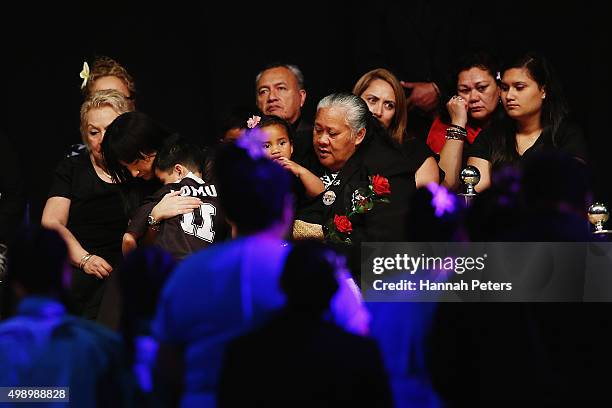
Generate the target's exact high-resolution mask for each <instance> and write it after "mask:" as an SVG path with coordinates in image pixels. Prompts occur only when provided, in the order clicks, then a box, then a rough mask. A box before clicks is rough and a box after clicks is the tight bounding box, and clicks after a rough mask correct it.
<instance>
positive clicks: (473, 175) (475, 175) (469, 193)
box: [459, 166, 480, 204]
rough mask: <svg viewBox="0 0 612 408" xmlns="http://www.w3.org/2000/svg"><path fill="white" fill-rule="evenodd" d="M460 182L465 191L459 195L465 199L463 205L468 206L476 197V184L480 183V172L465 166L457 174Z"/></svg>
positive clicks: (472, 167)
mask: <svg viewBox="0 0 612 408" xmlns="http://www.w3.org/2000/svg"><path fill="white" fill-rule="evenodd" d="M459 177H460V178H461V182H462V183H463V184H464V185H465V191H464V192H462V193H459V195H461V196H463V197H465V203H466V204H469V202H470V200H471V199H473V198H474V197H476V195H477V193H476V189H475V188H474V187H475V186H476V184H478V182H479V181H480V171H478V169H477V168H476V167H474V166H465V168H464V169H463V170H461V173H460V174H459Z"/></svg>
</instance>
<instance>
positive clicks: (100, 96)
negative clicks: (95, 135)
mask: <svg viewBox="0 0 612 408" xmlns="http://www.w3.org/2000/svg"><path fill="white" fill-rule="evenodd" d="M105 106H108V107H110V108H111V109H112V110H114V111H115V112H117V114H119V115H121V114H122V113H125V112H130V111H133V110H134V105H133V104H132V102H131V101H130V100H129V99H127V98H126V97H125V95H123V94H122V93H121V92H119V91H116V90H114V89H105V90H102V91H97V92H94V93H93V94H91V95H90V96H89V97H88V98H87V99H85V101H84V102H83V104H82V105H81V138H82V139H83V142H84V143H85V145H86V146H87V148H89V144H88V143H87V114H88V113H89V111H91V110H93V109H100V108H103V107H105Z"/></svg>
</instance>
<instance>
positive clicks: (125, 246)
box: [121, 232, 138, 256]
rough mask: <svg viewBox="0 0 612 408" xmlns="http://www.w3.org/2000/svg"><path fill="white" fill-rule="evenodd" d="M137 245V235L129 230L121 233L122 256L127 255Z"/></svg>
mask: <svg viewBox="0 0 612 408" xmlns="http://www.w3.org/2000/svg"><path fill="white" fill-rule="evenodd" d="M137 246H138V242H137V237H136V235H134V234H133V233H131V232H126V233H125V234H123V241H122V242H121V252H123V256H127V254H129V253H130V252H132V251H133V250H135V249H136V247H137Z"/></svg>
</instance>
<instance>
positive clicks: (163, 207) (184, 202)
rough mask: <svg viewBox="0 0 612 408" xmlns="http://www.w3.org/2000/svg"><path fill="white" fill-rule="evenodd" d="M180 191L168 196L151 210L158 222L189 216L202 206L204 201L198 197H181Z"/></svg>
mask: <svg viewBox="0 0 612 408" xmlns="http://www.w3.org/2000/svg"><path fill="white" fill-rule="evenodd" d="M180 194H181V192H180V191H173V192H171V193H168V194H166V195H165V196H164V197H163V198H162V199H161V200H159V203H157V204H156V205H155V207H153V209H152V210H151V216H153V218H155V219H156V220H167V219H169V218H172V217H175V216H177V215H181V214H187V213H190V212H191V211H193V210H195V209H196V208H198V207H200V205H202V200H200V199H199V198H196V197H190V196H181V195H180Z"/></svg>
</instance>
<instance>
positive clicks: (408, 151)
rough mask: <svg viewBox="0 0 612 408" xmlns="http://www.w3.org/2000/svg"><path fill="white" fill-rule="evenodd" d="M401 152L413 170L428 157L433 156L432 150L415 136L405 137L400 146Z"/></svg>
mask: <svg viewBox="0 0 612 408" xmlns="http://www.w3.org/2000/svg"><path fill="white" fill-rule="evenodd" d="M401 150H402V152H403V153H404V155H405V156H406V158H407V159H408V166H409V169H410V171H412V172H415V173H416V171H417V170H418V169H419V167H421V166H422V165H423V163H424V162H425V160H427V159H428V158H429V157H434V152H433V151H432V150H431V149H430V148H429V146H427V144H426V143H425V142H423V141H422V140H420V139H417V138H415V137H410V138H406V139H405V140H404V143H402V147H401Z"/></svg>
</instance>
